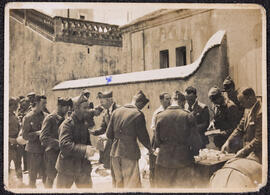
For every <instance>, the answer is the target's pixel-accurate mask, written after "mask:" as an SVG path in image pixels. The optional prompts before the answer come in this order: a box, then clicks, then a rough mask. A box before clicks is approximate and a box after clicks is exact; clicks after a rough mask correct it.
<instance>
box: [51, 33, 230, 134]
mask: <svg viewBox="0 0 270 195" xmlns="http://www.w3.org/2000/svg"><path fill="white" fill-rule="evenodd" d="M201 52H202V51H201ZM227 60H228V59H227V48H226V37H225V36H224V37H222V41H221V43H220V44H219V45H216V44H214V45H211V44H210V45H209V44H208V47H205V50H204V53H203V57H202V58H201V60H198V61H196V62H195V63H194V64H196V65H198V69H197V70H196V71H195V72H193V74H191V75H189V76H188V77H183V78H181V76H178V78H175V79H166V80H165V79H163V80H156V81H148V82H147V81H146V82H145V81H144V82H137V83H135V82H133V83H124V82H123V83H122V84H113V83H112V84H108V85H103V86H92V87H89V88H88V89H89V91H90V92H91V96H90V101H93V102H94V105H98V104H99V102H98V99H96V96H97V93H98V92H99V91H108V90H112V91H113V94H114V95H113V97H114V100H115V101H116V102H117V103H118V104H120V105H125V104H127V103H130V102H131V99H132V97H133V96H134V95H135V94H136V93H137V92H138V91H139V90H143V92H144V93H145V94H146V96H147V97H148V98H149V99H150V102H149V107H148V106H146V107H145V108H144V110H143V112H144V114H145V118H146V122H147V128H148V130H149V134H150V135H151V136H152V134H153V132H152V131H151V130H150V125H151V120H152V115H153V113H154V111H155V110H156V109H157V108H158V107H159V106H160V102H159V94H160V93H162V92H168V93H170V94H172V93H173V92H174V91H175V90H180V91H182V92H183V91H184V90H185V89H186V88H187V87H188V86H190V85H192V86H194V87H196V88H197V95H198V99H199V100H200V101H201V102H203V103H205V104H207V105H208V106H209V108H210V107H211V103H210V101H209V98H208V91H209V89H210V88H211V86H212V85H213V83H216V84H217V85H221V84H222V82H223V80H224V79H225V77H226V76H227V75H228V61H227ZM180 68H181V67H180ZM151 72H153V74H154V71H151ZM163 72H166V70H163ZM175 72H176V71H175ZM142 73H143V72H142ZM177 74H178V73H177ZM137 76H138V77H142V76H143V74H140V73H137ZM115 77H116V76H115ZM112 79H114V76H112ZM134 80H136V78H134ZM85 82H87V81H81V84H82V85H83V84H84V83H85ZM67 87H68V86H67ZM81 90H82V89H80V88H75V89H64V88H63V89H62V90H61V89H58V90H56V91H54V95H55V97H57V96H64V97H68V96H71V97H74V96H78V95H79V94H80V93H81ZM100 119H101V117H99V118H97V119H96V121H97V124H99V122H100Z"/></svg>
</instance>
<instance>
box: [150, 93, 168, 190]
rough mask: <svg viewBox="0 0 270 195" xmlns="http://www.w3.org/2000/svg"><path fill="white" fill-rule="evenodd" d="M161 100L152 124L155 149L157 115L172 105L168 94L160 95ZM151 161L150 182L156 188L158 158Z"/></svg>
mask: <svg viewBox="0 0 270 195" xmlns="http://www.w3.org/2000/svg"><path fill="white" fill-rule="evenodd" d="M159 100H160V104H161V105H160V107H159V108H157V109H156V110H155V112H154V114H153V117H152V123H151V130H152V132H153V138H152V147H153V149H155V148H156V147H155V144H154V143H155V142H154V140H155V131H156V121H157V115H158V114H159V113H161V112H163V111H164V110H165V109H166V108H167V107H168V106H169V105H170V104H171V95H170V94H169V93H167V92H163V93H161V94H160V95H159ZM149 161H150V175H149V180H150V184H151V186H152V187H154V185H155V184H154V180H155V179H154V177H155V162H156V156H155V155H154V154H152V155H150V156H149Z"/></svg>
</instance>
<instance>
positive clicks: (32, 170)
mask: <svg viewBox="0 0 270 195" xmlns="http://www.w3.org/2000/svg"><path fill="white" fill-rule="evenodd" d="M27 155H28V159H29V160H28V162H29V186H30V187H34V188H35V187H36V180H37V174H38V173H40V174H41V175H42V177H43V178H44V177H45V167H44V165H43V164H44V157H43V153H31V152H28V153H27ZM43 180H44V179H43Z"/></svg>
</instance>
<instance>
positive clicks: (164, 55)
mask: <svg viewBox="0 0 270 195" xmlns="http://www.w3.org/2000/svg"><path fill="white" fill-rule="evenodd" d="M159 56H160V68H169V50H162V51H160V52H159Z"/></svg>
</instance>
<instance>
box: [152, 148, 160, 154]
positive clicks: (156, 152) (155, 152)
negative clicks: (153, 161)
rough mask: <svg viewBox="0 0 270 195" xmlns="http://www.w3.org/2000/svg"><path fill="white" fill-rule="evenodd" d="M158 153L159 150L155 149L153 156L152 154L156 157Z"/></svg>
mask: <svg viewBox="0 0 270 195" xmlns="http://www.w3.org/2000/svg"><path fill="white" fill-rule="evenodd" d="M158 153H159V148H156V150H155V151H154V153H153V154H154V155H155V156H157V155H158Z"/></svg>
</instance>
